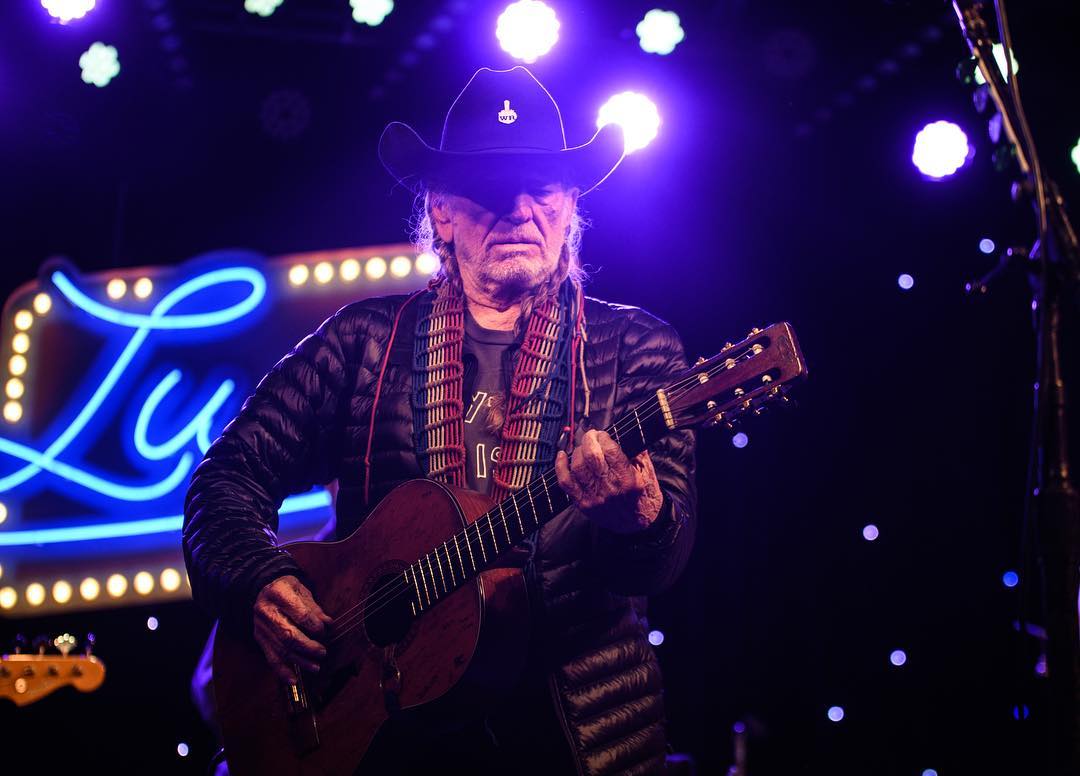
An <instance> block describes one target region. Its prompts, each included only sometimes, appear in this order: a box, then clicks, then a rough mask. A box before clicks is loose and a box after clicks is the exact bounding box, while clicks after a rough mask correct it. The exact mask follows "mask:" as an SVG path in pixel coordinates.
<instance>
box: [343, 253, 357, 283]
mask: <svg viewBox="0 0 1080 776" xmlns="http://www.w3.org/2000/svg"><path fill="white" fill-rule="evenodd" d="M340 270H341V279H342V280H344V281H345V282H347V283H351V282H352V281H354V280H356V279H357V278H358V277H360V262H358V261H357V260H356V259H345V261H343V262H341V268H340Z"/></svg>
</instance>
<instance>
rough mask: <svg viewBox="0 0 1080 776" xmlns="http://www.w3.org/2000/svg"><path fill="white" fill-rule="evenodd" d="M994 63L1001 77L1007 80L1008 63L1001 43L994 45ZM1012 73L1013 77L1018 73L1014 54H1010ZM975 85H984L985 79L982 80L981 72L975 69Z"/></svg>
mask: <svg viewBox="0 0 1080 776" xmlns="http://www.w3.org/2000/svg"><path fill="white" fill-rule="evenodd" d="M994 61H995V62H997V66H998V70H1000V71H1001V77H1002V78H1004V79H1005V80H1008V78H1009V76H1008V73H1009V63H1008V62H1006V61H1005V46H1004V45H1003V44H1001V43H995V44H994ZM1012 71H1013V75H1016V74H1017V73H1019V72H1020V63H1019V62H1017V61H1016V52H1015V51H1014V52H1012ZM975 83H977V84H979V85H980V86H982V85H983V84H984V83H986V79H985V78H983V74H982V70H980V69H979V68H977V67H976V68H975Z"/></svg>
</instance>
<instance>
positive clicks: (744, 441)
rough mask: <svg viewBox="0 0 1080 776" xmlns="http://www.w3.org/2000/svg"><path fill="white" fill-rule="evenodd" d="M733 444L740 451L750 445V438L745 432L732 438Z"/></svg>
mask: <svg viewBox="0 0 1080 776" xmlns="http://www.w3.org/2000/svg"><path fill="white" fill-rule="evenodd" d="M731 444H733V445H735V446H736V447H737V448H739V449H740V450H741V449H742V448H744V447H746V446H747V445H748V444H750V437H748V436H747V435H746V434H744V433H743V432H741V431H740V432H739V433H738V434H736V435H735V436H733V437H732V438H731Z"/></svg>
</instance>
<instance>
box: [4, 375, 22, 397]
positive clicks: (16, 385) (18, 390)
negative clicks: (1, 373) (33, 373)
mask: <svg viewBox="0 0 1080 776" xmlns="http://www.w3.org/2000/svg"><path fill="white" fill-rule="evenodd" d="M4 392H5V393H7V396H8V398H9V399H21V398H22V395H23V394H24V393H25V392H26V386H25V385H23V381H22V380H20V379H19V378H18V377H12V378H11V379H10V380H8V381H7V383H6V384H5V385H4Z"/></svg>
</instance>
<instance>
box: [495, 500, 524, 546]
mask: <svg viewBox="0 0 1080 776" xmlns="http://www.w3.org/2000/svg"><path fill="white" fill-rule="evenodd" d="M499 517H501V518H502V524H503V529H504V530H505V531H506V546H507V547H509V546H510V545H511V544H513V543H514V540H513V539H511V538H510V522H509V521H508V520H507V519H506V514H505V513H504V512H503V508H502V504H499ZM518 522H519V523H520V522H521V516H520V515H519V516H518Z"/></svg>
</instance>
